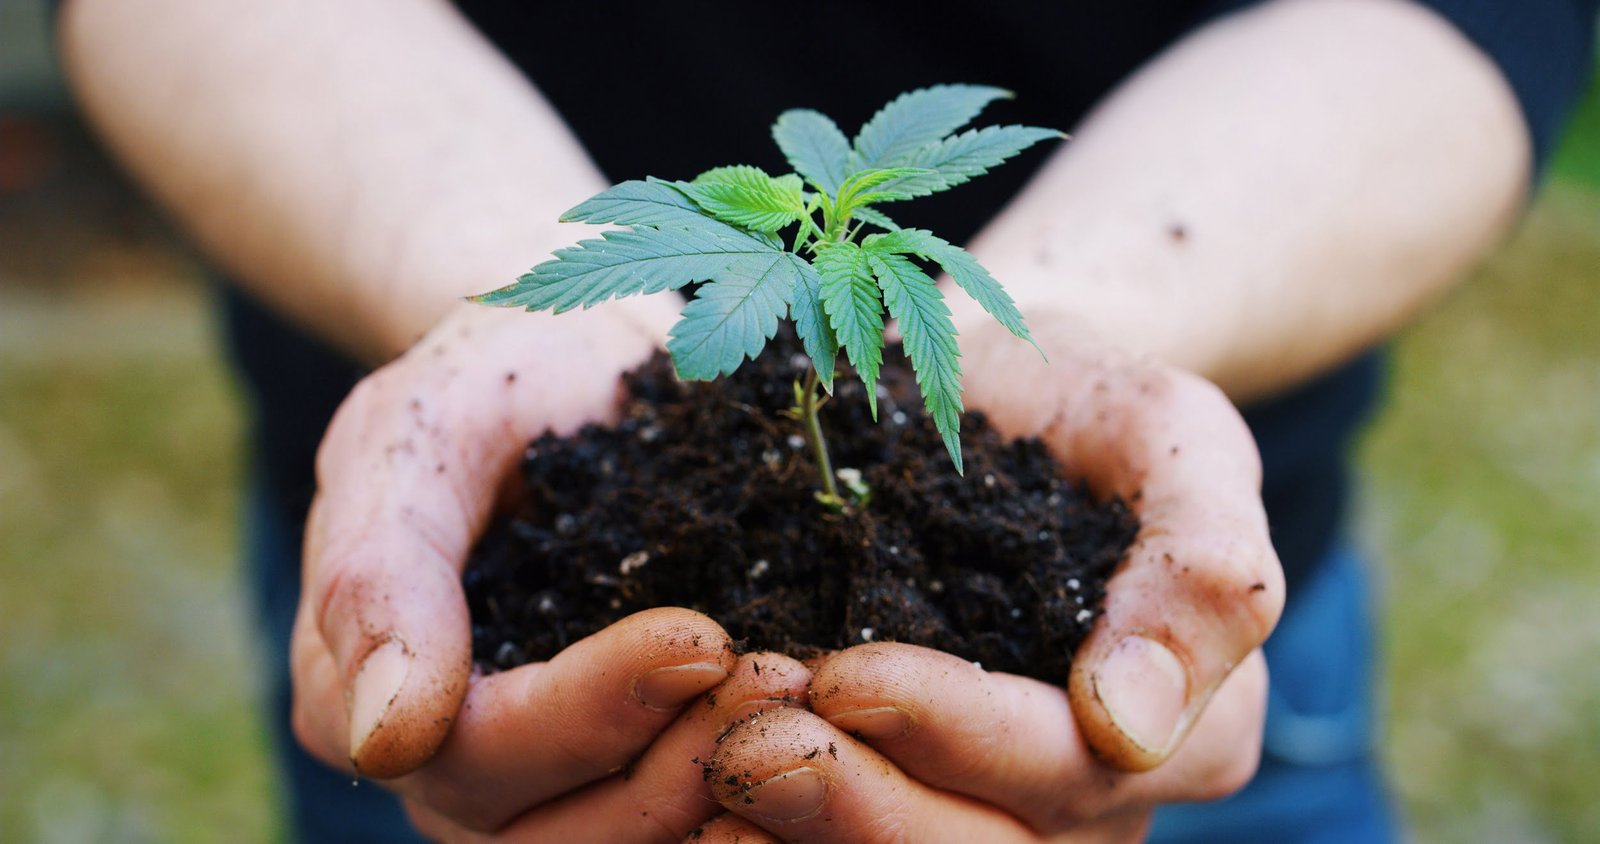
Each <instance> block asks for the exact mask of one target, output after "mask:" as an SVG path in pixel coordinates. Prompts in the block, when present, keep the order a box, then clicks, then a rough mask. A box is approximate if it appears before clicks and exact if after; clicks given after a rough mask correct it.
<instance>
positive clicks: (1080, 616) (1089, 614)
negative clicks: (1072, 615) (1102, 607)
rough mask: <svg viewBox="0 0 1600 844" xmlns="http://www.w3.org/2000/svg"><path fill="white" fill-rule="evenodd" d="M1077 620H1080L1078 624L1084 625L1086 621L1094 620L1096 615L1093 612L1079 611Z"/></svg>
mask: <svg viewBox="0 0 1600 844" xmlns="http://www.w3.org/2000/svg"><path fill="white" fill-rule="evenodd" d="M1076 618H1077V619H1078V623H1079V624H1082V623H1084V622H1085V621H1088V620H1089V619H1091V618H1094V613H1092V612H1090V611H1088V610H1078V615H1077V616H1076Z"/></svg>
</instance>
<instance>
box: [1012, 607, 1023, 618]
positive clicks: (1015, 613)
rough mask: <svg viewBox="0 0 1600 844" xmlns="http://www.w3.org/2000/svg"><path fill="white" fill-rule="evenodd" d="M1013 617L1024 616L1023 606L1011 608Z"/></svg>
mask: <svg viewBox="0 0 1600 844" xmlns="http://www.w3.org/2000/svg"><path fill="white" fill-rule="evenodd" d="M1011 617H1012V618H1021V617H1022V608H1021V607H1012V608H1011Z"/></svg>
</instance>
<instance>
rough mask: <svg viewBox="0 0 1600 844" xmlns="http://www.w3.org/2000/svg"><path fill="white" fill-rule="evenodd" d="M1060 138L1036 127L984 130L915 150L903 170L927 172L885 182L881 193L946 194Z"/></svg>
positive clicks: (998, 127)
mask: <svg viewBox="0 0 1600 844" xmlns="http://www.w3.org/2000/svg"><path fill="white" fill-rule="evenodd" d="M1063 137H1066V136H1065V135H1063V134H1061V133H1060V132H1057V131H1055V130H1054V129H1041V128H1038V127H1036V126H985V127H984V128H982V129H973V130H971V131H968V132H962V133H961V134H959V135H954V136H951V137H949V138H945V139H944V140H942V141H938V142H935V143H932V144H929V145H927V146H924V147H921V148H919V149H917V150H914V151H913V152H912V153H911V154H910V155H909V156H907V157H906V161H905V164H906V166H908V167H918V168H921V169H923V170H925V171H927V172H925V173H922V174H918V175H913V176H905V177H902V178H899V179H895V180H893V181H890V182H885V183H884V184H883V186H882V188H881V189H882V190H884V191H886V192H889V193H898V194H904V195H905V196H906V197H907V198H915V197H919V196H927V195H928V194H931V193H937V192H939V191H942V190H949V189H950V188H953V187H955V186H956V185H959V184H964V183H966V182H969V181H971V180H972V179H974V178H976V177H978V176H982V175H983V174H985V173H987V172H989V168H991V167H995V166H997V165H999V164H1001V163H1003V162H1004V161H1005V160H1006V159H1008V158H1011V157H1012V156H1014V155H1016V154H1017V153H1020V152H1022V151H1023V150H1025V149H1027V148H1028V147H1031V146H1033V145H1034V144H1036V143H1038V142H1040V141H1045V140H1050V139H1052V138H1063Z"/></svg>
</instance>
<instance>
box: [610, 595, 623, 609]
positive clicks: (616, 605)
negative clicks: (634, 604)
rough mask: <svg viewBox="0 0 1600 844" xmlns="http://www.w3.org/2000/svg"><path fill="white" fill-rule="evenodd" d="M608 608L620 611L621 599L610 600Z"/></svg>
mask: <svg viewBox="0 0 1600 844" xmlns="http://www.w3.org/2000/svg"><path fill="white" fill-rule="evenodd" d="M610 606H611V608H612V609H614V610H620V609H622V599H621V598H612V599H611V604H610Z"/></svg>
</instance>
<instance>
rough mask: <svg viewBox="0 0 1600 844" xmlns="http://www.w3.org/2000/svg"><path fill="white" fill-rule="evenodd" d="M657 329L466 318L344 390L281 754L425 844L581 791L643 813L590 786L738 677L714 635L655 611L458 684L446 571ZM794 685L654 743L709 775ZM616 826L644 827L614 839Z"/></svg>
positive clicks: (616, 314) (518, 317)
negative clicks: (742, 717) (552, 653)
mask: <svg viewBox="0 0 1600 844" xmlns="http://www.w3.org/2000/svg"><path fill="white" fill-rule="evenodd" d="M671 317H672V311H671V308H670V305H668V304H667V303H664V302H652V300H647V299H646V300H630V301H628V302H620V303H612V304H610V305H608V306H607V307H605V308H602V309H599V310H596V311H592V312H587V313H574V314H566V315H563V316H561V317H559V318H553V317H550V316H548V315H542V314H541V315H534V314H524V313H513V312H507V311H497V310H492V309H489V308H485V307H479V306H464V307H463V308H461V309H460V310H458V311H457V312H455V313H454V314H452V315H451V316H450V317H449V318H447V319H446V320H444V321H443V322H441V323H440V325H439V326H438V327H436V328H435V329H434V330H433V331H432V332H431V333H430V334H429V335H428V336H427V337H426V338H424V339H423V340H422V341H421V342H419V343H418V344H417V345H416V346H415V347H413V348H412V349H411V351H409V352H407V353H406V354H405V355H403V356H401V357H400V358H399V359H397V360H396V361H394V362H393V363H391V364H389V365H388V366H386V367H384V368H382V369H380V370H378V371H377V372H375V373H374V374H372V375H371V376H369V377H368V378H367V379H365V380H364V381H362V382H361V383H360V384H359V385H358V386H357V387H356V388H355V390H353V391H352V393H351V394H350V396H349V397H348V398H347V399H346V400H345V402H344V404H343V405H342V406H341V407H340V409H339V412H338V413H337V414H336V416H335V417H334V420H333V422H332V424H331V425H330V426H329V429H328V432H327V435H326V437H325V438H324V440H323V444H322V447H321V450H320V452H319V453H318V456H317V480H318V491H317V496H316V500H315V502H314V504H313V506H312V510H311V515H310V519H309V521H308V524H307V528H306V545H305V557H304V570H303V580H302V590H301V600H300V607H299V611H298V615H297V618H296V622H295V631H294V638H293V643H292V646H291V663H292V675H293V681H294V694H295V701H294V729H295V734H296V736H297V737H298V738H299V740H300V741H301V743H302V744H303V745H305V747H306V748H307V749H308V750H309V751H310V752H311V753H312V754H313V755H315V756H317V757H318V758H320V759H322V760H323V761H324V762H326V763H328V764H329V765H332V766H334V767H336V768H339V769H342V770H345V771H349V772H352V773H360V774H362V775H366V776H370V777H373V778H377V779H380V780H386V781H389V782H388V783H387V784H388V785H389V786H390V787H392V788H394V789H396V790H397V791H399V792H400V793H401V794H402V795H403V796H404V797H405V798H406V800H407V804H408V808H409V809H410V810H411V812H412V815H413V817H414V818H415V819H417V820H419V821H420V822H421V823H422V824H423V825H424V826H425V827H427V828H428V831H429V832H430V834H434V835H437V836H439V837H444V838H458V837H462V836H464V835H466V834H468V833H471V832H483V831H493V830H499V829H501V828H503V827H505V826H506V825H507V824H508V823H509V822H511V821H512V820H513V819H515V818H517V817H518V816H519V815H523V814H524V813H526V812H528V810H530V809H532V808H534V807H536V806H540V805H541V804H544V803H546V801H548V800H550V799H551V798H553V797H555V796H557V795H562V794H566V793H568V792H571V791H572V790H573V789H575V788H577V787H579V786H582V785H584V784H585V783H591V782H595V781H607V782H608V783H615V782H620V783H622V784H621V785H613V786H611V787H610V791H608V792H606V793H608V794H611V799H610V800H609V801H606V802H608V803H609V804H611V805H618V804H616V802H615V801H616V800H617V799H623V801H624V804H626V805H630V806H631V805H634V804H635V803H647V804H648V803H650V802H652V801H654V802H660V801H659V800H657V799H656V796H655V794H654V792H651V793H649V794H646V793H644V792H643V791H642V789H645V788H648V787H650V781H649V778H638V779H636V780H621V779H620V778H615V777H612V778H610V779H609V780H608V777H609V775H610V774H611V773H612V772H614V771H616V770H618V769H620V768H622V767H623V766H625V765H627V764H628V763H629V762H630V761H631V760H634V759H637V758H639V757H640V754H641V753H643V752H644V751H645V749H646V748H647V747H650V746H651V745H652V743H653V742H656V740H657V738H658V734H661V733H662V732H663V731H664V730H666V728H667V727H668V725H669V724H671V723H672V722H673V720H674V718H675V717H676V716H677V713H678V712H679V710H680V709H681V708H682V707H683V706H684V705H685V704H687V703H688V702H689V701H691V700H694V699H696V698H697V697H699V696H700V694H701V693H702V692H705V691H706V690H707V689H710V688H712V687H713V686H716V685H718V684H719V683H722V682H723V681H724V680H725V679H727V678H728V676H729V673H730V672H731V671H733V670H734V669H735V662H736V660H735V657H734V655H733V652H732V651H731V649H730V648H729V640H728V636H727V634H726V633H725V632H724V631H723V630H722V629H721V628H720V627H719V626H718V625H717V624H715V623H714V622H713V621H711V620H710V619H709V618H706V617H705V616H703V615H700V614H698V613H694V612H691V611H688V610H682V609H658V610H651V611H648V612H643V613H639V614H637V615H634V616H631V617H629V618H627V619H624V620H623V621H622V622H619V623H618V624H616V625H613V626H612V627H610V628H607V629H606V630H604V631H601V632H600V633H598V634H596V635H594V636H592V637H590V638H588V639H585V640H583V641H582V642H579V643H577V644H574V645H573V646H571V647H569V648H567V649H566V650H565V651H563V652H562V653H561V654H559V655H557V656H556V657H555V658H553V659H551V660H550V661H549V662H547V663H540V664H533V665H527V666H523V667H522V668H518V669H516V670H513V671H507V672H502V673H499V674H495V675H492V676H488V677H480V676H475V675H473V674H472V671H471V638H470V629H469V620H468V614H467V606H466V601H465V598H464V595H463V592H462V588H461V583H460V575H461V569H462V566H463V564H464V562H465V559H466V556H467V553H468V550H469V549H470V547H471V545H472V543H473V542H474V541H475V539H476V538H477V536H478V534H479V533H480V532H481V530H482V529H483V527H484V525H485V524H486V523H487V521H488V520H489V518H490V516H491V514H492V512H493V510H494V508H495V507H496V504H497V502H498V501H499V499H500V497H501V491H502V489H503V488H504V484H505V481H506V480H507V479H508V478H509V477H511V476H512V475H514V469H515V467H516V465H517V462H518V459H519V458H520V456H521V455H522V453H523V451H524V449H525V448H526V445H527V443H528V442H529V441H530V440H532V439H533V438H535V437H537V436H539V435H540V434H542V433H544V432H545V431H546V430H553V431H555V432H556V433H558V434H566V433H571V432H573V431H575V430H576V429H577V428H578V427H580V426H581V425H583V424H584V423H587V422H592V421H603V420H606V419H608V418H609V417H612V416H613V415H614V414H615V412H616V406H617V401H618V397H619V390H620V383H619V380H618V377H619V375H620V374H621V373H622V372H624V371H625V370H627V369H628V368H630V367H632V366H634V365H636V364H638V363H640V362H642V361H643V360H644V359H645V358H646V357H647V356H648V355H649V354H650V353H651V352H652V350H654V349H655V348H656V347H657V346H658V344H659V342H660V339H661V338H663V337H665V334H666V332H665V327H666V325H668V324H669V321H670V319H671ZM777 662H778V660H777V658H769V659H767V660H763V665H768V664H773V665H775V664H777ZM793 668H794V670H792V671H784V672H772V671H768V672H764V674H762V675H753V676H759V677H763V678H764V679H761V680H759V681H754V682H746V683H744V684H743V685H742V686H740V685H738V684H732V685H733V686H734V688H733V691H732V692H731V693H727V694H721V695H719V698H718V705H717V706H716V707H696V710H697V712H696V716H697V717H696V718H692V719H685V724H686V725H687V726H683V727H681V728H674V730H673V731H669V733H668V735H669V736H674V735H675V736H677V738H676V739H675V741H676V746H677V747H678V748H679V749H683V748H686V747H700V746H704V747H705V749H704V753H705V755H707V756H709V754H710V749H711V742H712V741H713V740H714V738H715V736H716V734H717V732H718V731H720V730H721V729H723V726H724V725H723V724H722V723H721V722H722V720H726V718H727V717H729V713H732V712H735V711H736V710H739V708H740V706H741V705H742V704H744V703H745V702H747V701H750V700H761V701H767V703H766V704H765V705H780V703H779V702H774V701H772V700H769V699H778V701H780V702H781V700H782V698H783V697H784V695H785V694H786V693H789V692H790V691H792V690H788V689H787V685H786V684H790V685H792V684H793V683H794V682H798V684H799V685H798V689H799V690H800V691H801V692H802V693H803V690H804V688H805V681H806V679H807V678H808V676H809V675H806V674H805V672H804V669H802V668H799V667H798V666H793ZM785 677H787V678H788V679H784V678H785ZM774 686H779V687H782V688H779V689H778V690H777V691H774ZM741 689H742V691H741ZM701 709H704V710H705V712H699V711H698V710H701ZM713 722H715V723H713ZM692 755H694V753H693V752H691V753H689V754H687V755H685V756H684V757H683V758H684V759H687V758H689V756H692ZM691 768H693V766H691V765H689V764H688V763H686V762H685V763H683V764H681V765H678V766H676V767H675V768H674V769H673V776H674V777H675V779H673V782H672V783H671V785H672V788H671V790H672V791H673V793H674V794H675V795H678V794H682V795H694V794H696V793H698V792H699V791H701V790H703V787H702V788H700V789H697V788H694V787H692V786H695V785H698V784H699V782H700V773H699V771H698V769H694V770H691ZM678 769H682V770H678ZM677 780H683V782H678V781H677ZM655 787H656V788H658V789H659V788H661V787H662V784H661V783H656V784H655ZM582 793H583V792H582V791H580V792H578V794H582ZM673 799H676V800H679V802H681V800H682V799H683V798H678V797H674V798H673ZM629 800H631V801H633V802H631V803H630V802H628V801H629ZM699 804H703V805H696V806H694V807H691V808H693V809H695V810H697V811H687V813H685V812H680V813H679V815H680V816H678V817H671V818H667V819H659V820H646V821H644V823H646V824H660V823H663V822H665V823H667V824H668V825H669V826H670V827H671V828H672V829H673V830H674V831H676V833H677V834H678V835H681V834H682V833H683V832H685V831H687V830H688V829H690V828H692V827H693V826H694V824H696V823H699V822H700V821H702V820H704V819H705V817H709V815H710V813H711V811H712V809H713V808H714V807H715V804H714V803H712V802H711V801H710V800H709V799H708V798H706V797H701V798H700V800H699ZM545 814H546V815H547V816H548V814H549V813H548V812H546V813H545ZM557 814H558V815H559V814H560V813H557ZM612 815H615V813H614V812H613V813H612ZM702 815H703V816H702ZM602 816H603V815H602ZM630 819H631V821H632V822H634V823H635V824H637V823H639V822H640V820H641V819H640V818H639V817H638V815H637V813H636V812H628V813H626V814H625V815H622V816H616V817H614V818H613V820H618V821H619V822H620V821H623V820H630ZM684 824H687V826H684ZM680 826H681V827H682V829H677V828H678V827H680ZM654 829H655V830H656V832H657V834H659V833H661V832H664V831H665V829H664V828H663V827H661V826H659V825H657V826H655V827H654ZM668 837H675V836H670V835H669V836H668ZM618 840H623V839H621V838H619V839H618Z"/></svg>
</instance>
